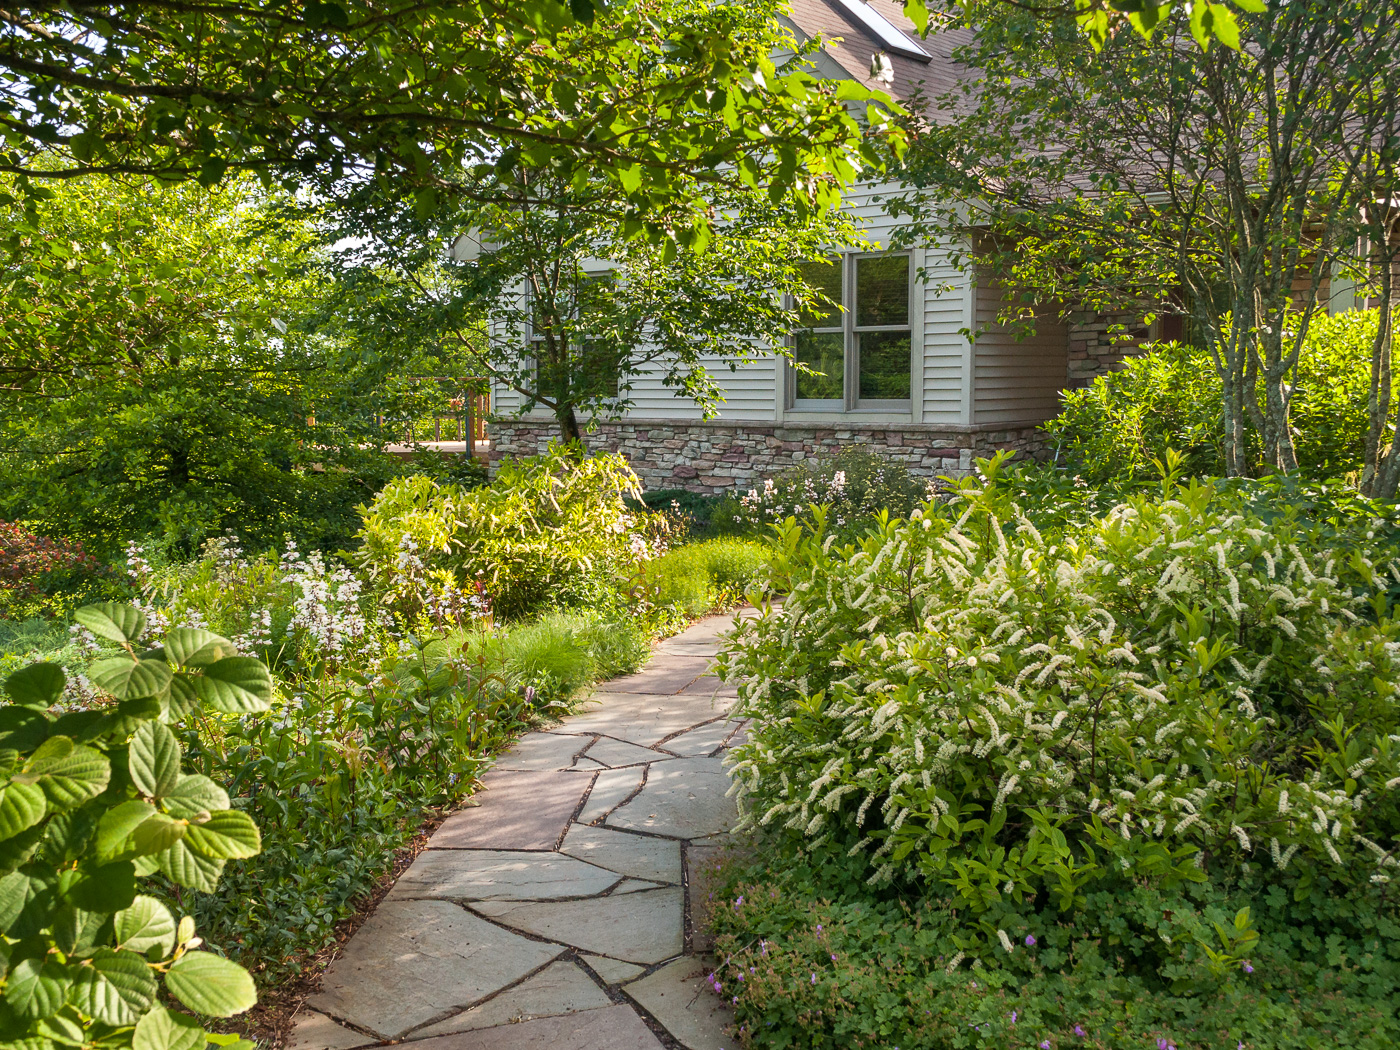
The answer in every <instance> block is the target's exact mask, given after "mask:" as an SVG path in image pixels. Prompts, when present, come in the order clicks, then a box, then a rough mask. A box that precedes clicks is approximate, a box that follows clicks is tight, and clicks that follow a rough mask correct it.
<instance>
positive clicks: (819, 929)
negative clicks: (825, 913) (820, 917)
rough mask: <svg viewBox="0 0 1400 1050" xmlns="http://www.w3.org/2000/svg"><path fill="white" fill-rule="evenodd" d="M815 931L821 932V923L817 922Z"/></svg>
mask: <svg viewBox="0 0 1400 1050" xmlns="http://www.w3.org/2000/svg"><path fill="white" fill-rule="evenodd" d="M817 932H818V933H821V932H822V924H821V923H817Z"/></svg>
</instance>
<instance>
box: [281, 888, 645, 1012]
mask: <svg viewBox="0 0 1400 1050" xmlns="http://www.w3.org/2000/svg"><path fill="white" fill-rule="evenodd" d="M627 899H628V900H632V899H634V898H632V897H628V898H627ZM514 906H515V907H519V905H514ZM562 950H563V949H562V948H560V947H559V945H557V944H542V943H540V942H539V941H532V940H528V939H527V938H524V937H520V936H518V935H516V934H514V933H511V932H510V931H508V930H504V929H502V928H501V927H500V926H497V925H495V924H494V923H490V922H487V921H486V920H485V919H481V918H478V917H477V916H475V915H472V914H471V913H470V912H467V911H465V910H463V909H462V908H460V907H458V906H457V905H455V904H451V903H449V902H447V901H389V900H386V901H385V902H384V903H383V904H381V905H380V906H379V907H378V909H376V911H375V913H374V914H373V915H371V916H370V917H369V919H368V920H367V921H366V922H365V924H364V926H362V927H360V929H359V930H358V931H357V932H356V934H355V936H354V937H352V938H351V940H350V943H349V944H348V945H347V946H346V948H345V952H344V954H343V955H341V956H340V958H338V959H336V960H335V962H333V963H332V964H331V967H330V969H329V970H327V971H326V976H325V979H324V980H323V982H322V984H321V991H319V992H318V993H316V994H315V995H313V996H312V997H311V998H310V999H309V1000H308V1001H307V1005H309V1006H310V1007H311V1008H312V1009H313V1010H319V1011H321V1012H322V1013H324V1014H328V1015H329V1016H331V1017H333V1018H335V1019H337V1020H339V1021H344V1022H348V1023H349V1024H352V1025H354V1026H355V1027H357V1028H363V1029H366V1030H367V1031H370V1032H376V1033H378V1034H379V1035H380V1036H382V1037H383V1038H386V1039H392V1038H395V1037H397V1036H401V1035H403V1034H404V1033H405V1032H407V1031H408V1030H409V1029H411V1028H416V1027H418V1026H419V1025H421V1024H423V1023H424V1022H427V1021H431V1020H433V1019H434V1018H436V1017H437V1016H438V1015H439V1014H442V1013H445V1012H446V1011H448V1010H452V1009H456V1008H458V1007H462V1006H467V1005H470V1004H471V1003H474V1002H475V1001H476V1000H478V999H481V998H483V997H485V996H487V995H489V994H491V993H492V992H494V991H495V990H496V989H497V988H500V987H501V986H502V985H503V984H510V983H512V982H514V981H517V980H519V979H520V978H521V977H524V976H525V975H526V974H527V973H529V972H530V971H531V970H534V969H537V968H538V967H540V966H543V965H544V964H545V963H547V962H549V960H550V959H552V958H554V957H555V956H557V955H559V954H560V952H561V951H562ZM663 958H664V956H663ZM653 961H658V962H659V961H660V960H653Z"/></svg>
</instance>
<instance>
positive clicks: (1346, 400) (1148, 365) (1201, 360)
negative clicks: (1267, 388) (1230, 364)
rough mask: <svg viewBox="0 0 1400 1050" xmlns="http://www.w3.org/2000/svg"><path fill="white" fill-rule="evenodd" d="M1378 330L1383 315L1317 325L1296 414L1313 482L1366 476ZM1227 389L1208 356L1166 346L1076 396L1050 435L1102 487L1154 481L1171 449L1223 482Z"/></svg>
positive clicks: (1304, 466)
mask: <svg viewBox="0 0 1400 1050" xmlns="http://www.w3.org/2000/svg"><path fill="white" fill-rule="evenodd" d="M1377 321H1378V312H1377V311H1375V310H1349V311H1347V312H1346V313H1342V314H1339V315H1337V316H1335V317H1328V316H1318V317H1315V318H1314V319H1313V320H1312V322H1311V325H1310V327H1309V330H1308V335H1307V337H1306V339H1305V341H1304V345H1303V351H1302V356H1301V357H1300V359H1299V363H1298V375H1297V391H1296V393H1295V396H1294V400H1293V404H1292V407H1291V409H1290V420H1291V423H1292V426H1293V427H1294V430H1295V434H1296V436H1295V445H1296V450H1297V455H1298V466H1299V470H1300V471H1302V473H1303V474H1305V475H1307V476H1309V477H1312V478H1341V477H1343V476H1345V475H1348V474H1351V473H1354V472H1356V471H1359V470H1360V469H1361V467H1362V457H1363V448H1364V445H1363V442H1364V439H1365V436H1366V430H1367V427H1368V425H1369V424H1368V416H1367V409H1366V399H1367V396H1368V384H1369V378H1370V374H1371V372H1370V355H1371V341H1372V339H1373V338H1374V336H1375V332H1376V324H1377ZM1220 389H1221V388H1220V379H1219V377H1218V376H1217V375H1216V373H1215V367H1214V365H1213V364H1212V362H1211V358H1210V354H1209V352H1208V351H1206V350H1203V349H1200V348H1198V347H1192V346H1185V345H1182V344H1179V343H1163V344H1158V345H1156V346H1155V347H1153V348H1152V350H1151V351H1150V352H1149V353H1146V354H1144V355H1142V356H1141V357H1131V358H1128V359H1127V360H1125V361H1124V362H1123V367H1122V369H1121V370H1120V371H1117V372H1113V373H1111V374H1109V375H1106V376H1101V377H1100V378H1098V379H1096V380H1095V381H1094V383H1093V384H1092V385H1091V386H1089V387H1086V388H1085V389H1083V390H1075V391H1070V392H1067V393H1066V394H1065V395H1064V409H1063V411H1062V412H1061V413H1060V415H1059V416H1058V417H1056V418H1055V419H1053V420H1051V421H1050V422H1049V423H1047V424H1045V429H1046V430H1047V431H1049V432H1050V433H1051V434H1052V435H1054V437H1055V439H1056V441H1057V442H1058V444H1059V448H1060V453H1061V457H1062V459H1063V461H1064V462H1065V463H1066V464H1067V465H1068V466H1070V467H1071V469H1073V470H1075V471H1076V472H1078V473H1079V474H1080V475H1082V476H1083V477H1084V479H1085V480H1087V481H1088V482H1089V483H1090V484H1092V485H1103V484H1120V485H1121V484H1125V483H1140V482H1144V481H1151V480H1152V479H1153V478H1155V476H1156V474H1157V469H1156V467H1155V466H1154V464H1153V461H1154V460H1159V461H1160V460H1162V459H1163V457H1164V455H1165V452H1166V450H1167V449H1168V448H1172V449H1176V450H1178V451H1179V452H1181V453H1182V454H1183V456H1184V463H1183V469H1184V470H1185V472H1186V474H1187V475H1189V476H1192V477H1206V476H1210V475H1216V474H1221V473H1224V453H1223V445H1222V442H1221V436H1220V413H1221V408H1220V396H1221V395H1220ZM1260 396H1261V398H1262V396H1263V395H1262V391H1261V393H1260ZM1246 439H1247V443H1248V449H1249V456H1250V458H1251V461H1252V462H1254V464H1255V466H1256V467H1257V466H1258V462H1259V461H1258V457H1259V455H1260V450H1261V447H1262V446H1261V444H1260V441H1259V439H1258V435H1257V434H1255V433H1254V431H1253V430H1252V428H1251V429H1249V430H1248V433H1247V435H1246Z"/></svg>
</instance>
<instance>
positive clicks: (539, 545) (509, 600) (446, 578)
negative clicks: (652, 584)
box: [358, 445, 643, 618]
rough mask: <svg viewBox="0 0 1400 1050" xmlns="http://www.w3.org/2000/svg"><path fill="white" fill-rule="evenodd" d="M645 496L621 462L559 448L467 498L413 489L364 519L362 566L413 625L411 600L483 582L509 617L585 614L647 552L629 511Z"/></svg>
mask: <svg viewBox="0 0 1400 1050" xmlns="http://www.w3.org/2000/svg"><path fill="white" fill-rule="evenodd" d="M639 491H640V488H639V485H638V482H637V477H636V475H635V474H633V473H632V470H631V468H630V467H629V466H628V465H627V461H626V460H625V459H624V458H623V457H621V456H616V455H595V456H588V457H584V458H582V459H579V458H576V457H575V456H574V455H573V454H572V453H571V452H570V451H569V450H568V449H566V448H564V447H563V446H558V445H554V446H551V448H550V450H549V452H548V453H547V454H545V455H542V456H537V457H532V458H530V459H523V460H509V459H508V460H505V461H503V462H502V463H501V465H500V466H499V468H498V469H497V474H496V478H495V480H493V481H492V483H491V484H490V485H488V486H485V487H482V488H477V489H473V490H471V491H466V490H463V489H460V488H457V487H455V486H451V485H441V484H438V483H436V482H434V481H432V480H430V479H428V478H423V477H414V478H405V479H402V480H400V481H397V482H393V483H391V484H389V485H387V486H385V488H384V490H383V491H382V492H381V493H380V494H379V496H378V497H377V498H376V499H375V501H374V502H373V504H371V505H370V506H369V507H368V508H365V509H364V510H363V513H364V520H365V525H364V528H363V529H362V530H361V532H360V534H359V535H360V539H361V540H362V542H363V548H362V550H361V552H360V554H359V556H358V557H359V562H360V564H361V566H362V567H363V568H364V569H365V570H367V571H368V572H369V574H370V575H371V576H372V578H373V579H374V581H375V583H376V584H377V585H378V586H379V587H380V588H381V589H382V590H383V591H384V592H385V594H386V595H388V596H389V597H390V599H391V600H392V601H394V602H395V604H396V606H397V608H398V609H399V610H400V612H401V614H403V615H406V616H412V615H414V614H416V613H418V612H420V611H421V610H420V609H414V608H413V604H414V599H413V596H414V595H416V594H419V593H421V592H422V590H423V585H424V581H425V580H427V581H430V582H431V583H432V584H433V586H434V587H435V588H436V589H437V590H439V591H443V592H445V590H446V589H447V588H455V589H457V590H458V591H468V592H470V591H473V590H474V588H475V586H476V584H477V583H478V581H480V583H481V585H482V587H484V589H485V591H486V593H487V594H488V595H489V596H490V599H491V602H492V605H493V607H494V609H495V611H496V613H497V614H498V615H500V616H503V617H506V618H511V617H519V616H523V615H525V614H527V613H529V612H531V611H533V610H537V609H539V608H541V607H543V606H546V605H557V606H564V607H567V606H570V605H581V604H588V603H590V602H592V601H593V600H595V599H597V598H598V597H599V594H600V592H602V591H605V590H607V589H608V588H609V587H610V586H611V584H612V582H613V576H614V574H615V573H616V571H617V569H618V567H620V566H623V565H626V564H628V563H630V561H631V560H632V559H633V557H634V556H635V554H636V551H635V550H634V546H635V545H637V544H642V543H643V541H642V540H641V538H640V537H638V536H636V535H634V529H635V527H636V526H637V524H638V522H637V518H636V515H634V514H633V513H631V512H630V511H629V510H628V509H627V505H626V502H625V498H626V497H628V496H636V495H637V493H638V492H639Z"/></svg>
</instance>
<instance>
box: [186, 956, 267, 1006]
mask: <svg viewBox="0 0 1400 1050" xmlns="http://www.w3.org/2000/svg"><path fill="white" fill-rule="evenodd" d="M165 987H166V988H167V989H169V991H170V994H171V995H173V996H175V998H177V999H179V1000H180V1002H182V1003H184V1004H185V1005H186V1006H188V1007H189V1008H190V1009H191V1010H193V1011H194V1012H195V1013H198V1014H205V1015H206V1016H209V1017H232V1016H233V1015H234V1014H241V1013H242V1012H243V1011H244V1010H247V1009H250V1008H251V1007H252V1006H253V1004H254V1003H256V1002H257V1001H258V994H257V991H256V990H255V989H254V987H253V978H252V977H250V976H249V975H248V971H247V970H245V969H243V967H241V966H239V965H238V964H237V963H232V962H229V961H228V960H227V959H221V958H219V956H217V955H214V954H212V953H211V952H189V953H188V954H186V955H182V956H181V957H180V958H179V959H177V960H175V964H174V965H173V966H171V967H170V972H169V973H168V974H167V975H166V977H165Z"/></svg>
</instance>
